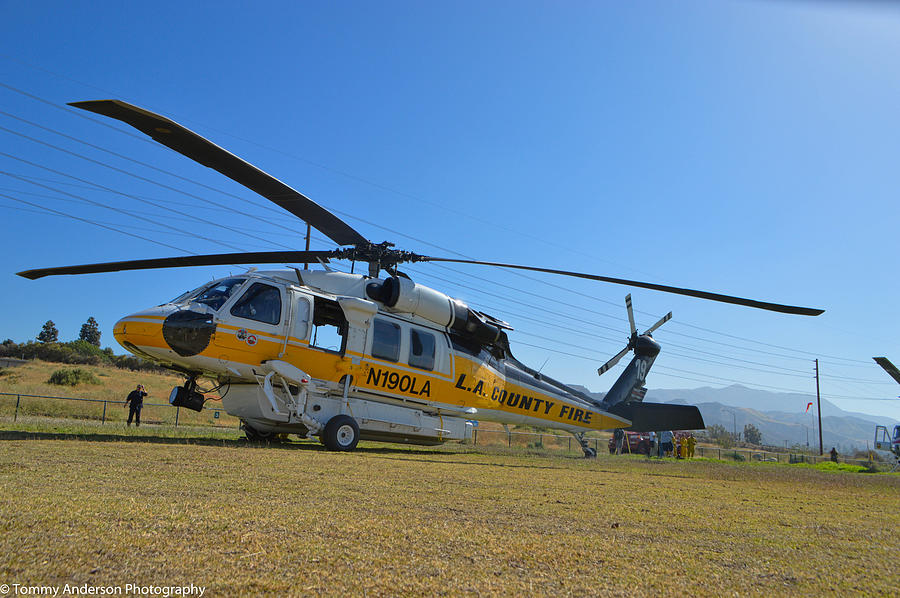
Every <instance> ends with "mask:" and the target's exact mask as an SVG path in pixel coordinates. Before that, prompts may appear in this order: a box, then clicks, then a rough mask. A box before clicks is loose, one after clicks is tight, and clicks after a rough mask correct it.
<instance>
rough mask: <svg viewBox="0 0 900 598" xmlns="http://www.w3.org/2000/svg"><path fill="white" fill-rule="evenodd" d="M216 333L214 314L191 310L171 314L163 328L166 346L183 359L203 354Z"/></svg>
mask: <svg viewBox="0 0 900 598" xmlns="http://www.w3.org/2000/svg"><path fill="white" fill-rule="evenodd" d="M215 331H216V323H215V321H214V319H213V316H212V314H204V313H199V312H195V311H190V310H181V311H176V312H174V313H172V314H170V315H169V316H168V317H166V319H165V321H164V322H163V327H162V333H163V339H165V341H166V344H167V345H169V347H171V348H172V350H173V351H175V352H176V353H178V354H179V355H181V356H182V357H190V356H191V355H197V354H198V353H201V352H203V350H204V349H206V347H208V346H209V343H210V340H212V336H213V333H214V332H215Z"/></svg>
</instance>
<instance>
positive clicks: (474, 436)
mask: <svg viewBox="0 0 900 598" xmlns="http://www.w3.org/2000/svg"><path fill="white" fill-rule="evenodd" d="M472 446H478V428H475V429H474V430H472Z"/></svg>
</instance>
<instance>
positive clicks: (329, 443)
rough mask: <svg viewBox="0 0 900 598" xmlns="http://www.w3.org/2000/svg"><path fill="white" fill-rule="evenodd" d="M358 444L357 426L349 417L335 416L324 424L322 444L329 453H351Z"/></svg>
mask: <svg viewBox="0 0 900 598" xmlns="http://www.w3.org/2000/svg"><path fill="white" fill-rule="evenodd" d="M358 442H359V425H357V423H356V420H355V419H353V418H352V417H350V416H349V415H335V416H334V417H332V418H331V419H330V420H328V423H327V424H325V431H324V432H322V444H324V445H325V448H327V449H328V450H330V451H352V450H353V449H355V448H356V444H357V443H358Z"/></svg>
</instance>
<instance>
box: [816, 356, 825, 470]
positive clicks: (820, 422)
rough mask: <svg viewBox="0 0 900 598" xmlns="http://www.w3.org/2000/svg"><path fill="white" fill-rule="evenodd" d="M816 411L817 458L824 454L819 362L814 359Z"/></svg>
mask: <svg viewBox="0 0 900 598" xmlns="http://www.w3.org/2000/svg"><path fill="white" fill-rule="evenodd" d="M816 409H818V410H819V456H821V455H824V454H825V450H824V449H823V448H822V396H821V395H820V394H819V360H818V359H816Z"/></svg>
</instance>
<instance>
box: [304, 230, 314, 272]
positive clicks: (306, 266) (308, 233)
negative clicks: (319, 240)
mask: <svg viewBox="0 0 900 598" xmlns="http://www.w3.org/2000/svg"><path fill="white" fill-rule="evenodd" d="M311 236H312V227H311V226H310V225H309V222H307V223H306V250H307V251H309V238H310V237H311ZM308 268H309V262H303V269H304V270H306V269H308Z"/></svg>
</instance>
